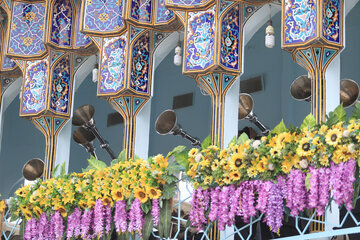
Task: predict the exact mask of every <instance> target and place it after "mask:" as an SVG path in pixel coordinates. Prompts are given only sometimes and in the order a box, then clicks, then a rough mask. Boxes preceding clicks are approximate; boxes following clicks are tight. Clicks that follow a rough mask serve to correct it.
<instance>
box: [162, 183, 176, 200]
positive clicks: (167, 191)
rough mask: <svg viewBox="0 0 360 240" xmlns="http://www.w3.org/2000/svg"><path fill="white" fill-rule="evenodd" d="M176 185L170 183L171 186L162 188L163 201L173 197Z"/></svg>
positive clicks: (167, 185)
mask: <svg viewBox="0 0 360 240" xmlns="http://www.w3.org/2000/svg"><path fill="white" fill-rule="evenodd" d="M176 189H177V188H176V184H175V183H172V184H166V185H165V186H164V189H163V197H164V199H170V198H172V197H173V196H174V195H175V191H176Z"/></svg>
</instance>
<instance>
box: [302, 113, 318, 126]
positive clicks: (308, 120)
mask: <svg viewBox="0 0 360 240" xmlns="http://www.w3.org/2000/svg"><path fill="white" fill-rule="evenodd" d="M315 125H316V119H315V118H314V115H312V114H311V113H310V114H309V115H307V116H306V118H305V119H304V121H303V122H302V124H301V126H300V129H301V130H303V129H304V128H307V129H309V130H311V129H313V128H314V127H315Z"/></svg>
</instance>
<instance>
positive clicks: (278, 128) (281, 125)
mask: <svg viewBox="0 0 360 240" xmlns="http://www.w3.org/2000/svg"><path fill="white" fill-rule="evenodd" d="M287 131H288V129H287V128H286V126H285V123H284V119H281V122H280V123H279V124H278V125H277V126H276V127H275V128H274V129H273V130H272V131H271V132H270V134H271V135H273V134H280V133H282V132H287Z"/></svg>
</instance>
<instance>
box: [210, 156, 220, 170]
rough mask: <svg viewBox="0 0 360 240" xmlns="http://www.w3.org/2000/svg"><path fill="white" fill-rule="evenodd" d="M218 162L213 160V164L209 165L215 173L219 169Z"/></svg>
mask: <svg viewBox="0 0 360 240" xmlns="http://www.w3.org/2000/svg"><path fill="white" fill-rule="evenodd" d="M219 166H220V162H219V160H217V159H215V160H214V162H213V163H212V164H211V170H212V171H216V170H218V169H219Z"/></svg>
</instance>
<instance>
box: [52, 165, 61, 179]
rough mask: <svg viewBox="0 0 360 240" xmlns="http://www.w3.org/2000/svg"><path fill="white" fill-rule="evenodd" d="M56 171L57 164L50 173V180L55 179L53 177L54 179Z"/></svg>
mask: <svg viewBox="0 0 360 240" xmlns="http://www.w3.org/2000/svg"><path fill="white" fill-rule="evenodd" d="M58 169H59V164H57V165H56V166H55V167H54V169H53V170H52V172H51V177H52V178H55V177H56V174H57V171H58Z"/></svg>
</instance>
